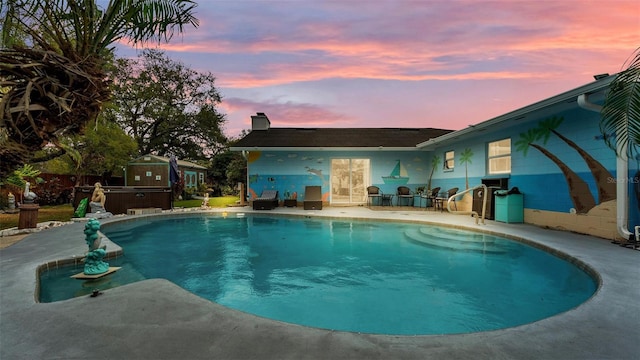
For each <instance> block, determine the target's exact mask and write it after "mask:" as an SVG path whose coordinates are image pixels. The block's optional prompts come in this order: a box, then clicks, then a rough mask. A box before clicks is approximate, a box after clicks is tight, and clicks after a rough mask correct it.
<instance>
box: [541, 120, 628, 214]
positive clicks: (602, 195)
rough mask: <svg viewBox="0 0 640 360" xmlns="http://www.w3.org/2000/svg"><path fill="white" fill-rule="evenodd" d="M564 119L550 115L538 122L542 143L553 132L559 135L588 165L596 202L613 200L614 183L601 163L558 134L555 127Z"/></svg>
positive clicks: (614, 196)
mask: <svg viewBox="0 0 640 360" xmlns="http://www.w3.org/2000/svg"><path fill="white" fill-rule="evenodd" d="M562 121H564V118H562V117H556V116H553V117H550V118H548V119H546V120H543V121H541V122H540V124H539V127H538V130H539V131H540V132H541V135H542V136H543V137H544V143H546V142H547V140H548V139H549V136H550V134H554V135H556V136H557V137H559V138H560V139H561V140H562V141H564V142H565V143H567V145H569V146H571V148H573V149H574V150H575V151H577V152H578V154H580V156H581V157H582V159H584V162H585V163H586V164H587V166H588V167H589V170H590V171H591V174H592V175H593V178H594V179H595V181H596V186H597V187H598V203H603V202H605V201H609V200H613V199H615V198H616V184H615V183H613V182H611V181H608V179H611V178H612V177H613V176H612V175H611V173H610V172H609V170H607V169H606V168H605V167H604V166H602V164H600V163H599V162H598V161H597V160H596V159H594V158H593V156H591V155H589V153H588V152H586V151H584V149H582V148H581V147H579V146H578V145H577V144H576V143H575V142H573V141H571V140H570V139H567V138H566V137H565V136H563V135H562V134H560V133H559V132H558V131H556V129H557V128H558V126H560V124H561V123H562Z"/></svg>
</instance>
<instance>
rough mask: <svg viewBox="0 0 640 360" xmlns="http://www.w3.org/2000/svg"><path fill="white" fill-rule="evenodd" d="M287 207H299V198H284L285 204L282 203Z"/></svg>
mask: <svg viewBox="0 0 640 360" xmlns="http://www.w3.org/2000/svg"><path fill="white" fill-rule="evenodd" d="M282 205H283V206H285V207H297V206H298V200H297V199H285V200H284V204H282Z"/></svg>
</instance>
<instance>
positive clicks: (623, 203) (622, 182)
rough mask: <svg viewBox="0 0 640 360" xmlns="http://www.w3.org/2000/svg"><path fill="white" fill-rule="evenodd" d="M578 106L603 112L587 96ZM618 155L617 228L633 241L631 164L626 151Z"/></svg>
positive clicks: (584, 96) (625, 237) (623, 235)
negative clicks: (630, 190) (631, 230)
mask: <svg viewBox="0 0 640 360" xmlns="http://www.w3.org/2000/svg"><path fill="white" fill-rule="evenodd" d="M578 105H579V106H580V107H581V108H583V109H586V110H590V111H595V112H597V113H600V111H601V110H602V106H600V105H598V104H594V103H591V102H589V95H587V94H582V95H580V96H578ZM619 150H620V149H619ZM618 153H619V154H620V156H616V227H617V229H618V234H620V236H622V237H623V238H624V239H625V240H631V239H632V237H633V233H632V232H630V231H629V230H628V228H627V226H628V223H629V196H628V193H627V191H628V189H627V187H628V176H629V163H628V162H627V156H626V155H625V152H624V151H618Z"/></svg>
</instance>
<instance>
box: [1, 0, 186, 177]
mask: <svg viewBox="0 0 640 360" xmlns="http://www.w3.org/2000/svg"><path fill="white" fill-rule="evenodd" d="M1 4H2V5H1V7H0V16H1V17H2V18H3V19H4V20H3V22H2V34H0V35H1V44H0V79H1V83H0V86H1V90H0V91H2V99H1V100H0V158H2V162H0V178H3V177H5V176H6V175H8V174H9V173H11V171H12V170H13V169H16V168H17V167H19V166H20V165H21V164H25V163H28V162H29V161H30V159H31V158H32V157H33V154H34V153H35V152H36V151H38V150H40V149H42V148H43V147H44V146H46V145H47V144H49V143H53V144H56V145H59V141H58V139H59V138H60V137H61V136H63V135H66V134H71V135H73V134H78V133H82V132H83V131H84V127H85V125H86V123H87V122H88V121H90V120H93V119H95V118H96V116H97V115H98V113H99V112H100V110H101V108H102V106H103V104H104V103H105V102H106V101H108V100H109V97H110V89H109V81H108V79H107V77H106V73H105V66H106V65H107V64H108V62H109V60H110V59H111V58H112V56H113V54H112V44H113V43H115V42H116V41H119V40H129V41H131V42H132V43H134V44H139V43H145V42H147V41H150V40H157V41H158V42H160V41H169V39H171V37H172V36H173V34H174V33H175V32H176V30H177V32H182V31H183V26H185V25H193V26H197V25H198V21H197V20H196V18H195V17H194V16H193V11H194V8H195V6H196V5H195V3H194V2H193V1H190V0H111V1H109V3H108V5H107V7H106V8H104V9H102V8H100V7H99V6H98V5H96V2H95V0H3V1H2V3H1Z"/></svg>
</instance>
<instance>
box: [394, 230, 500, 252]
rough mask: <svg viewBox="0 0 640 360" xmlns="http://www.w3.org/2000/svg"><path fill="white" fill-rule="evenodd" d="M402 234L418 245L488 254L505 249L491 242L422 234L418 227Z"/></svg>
mask: <svg viewBox="0 0 640 360" xmlns="http://www.w3.org/2000/svg"><path fill="white" fill-rule="evenodd" d="M404 235H405V236H406V237H407V238H408V239H409V240H411V241H413V242H415V243H418V244H420V245H428V246H432V247H436V248H441V249H448V250H456V251H477V252H482V253H490V254H503V253H505V252H506V251H505V250H503V249H501V248H500V247H498V246H496V245H495V244H493V243H482V242H479V241H464V240H462V241H460V240H452V239H451V238H447V237H440V236H437V235H433V234H429V235H427V234H424V233H423V232H422V231H421V230H419V229H411V230H405V232H404Z"/></svg>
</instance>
